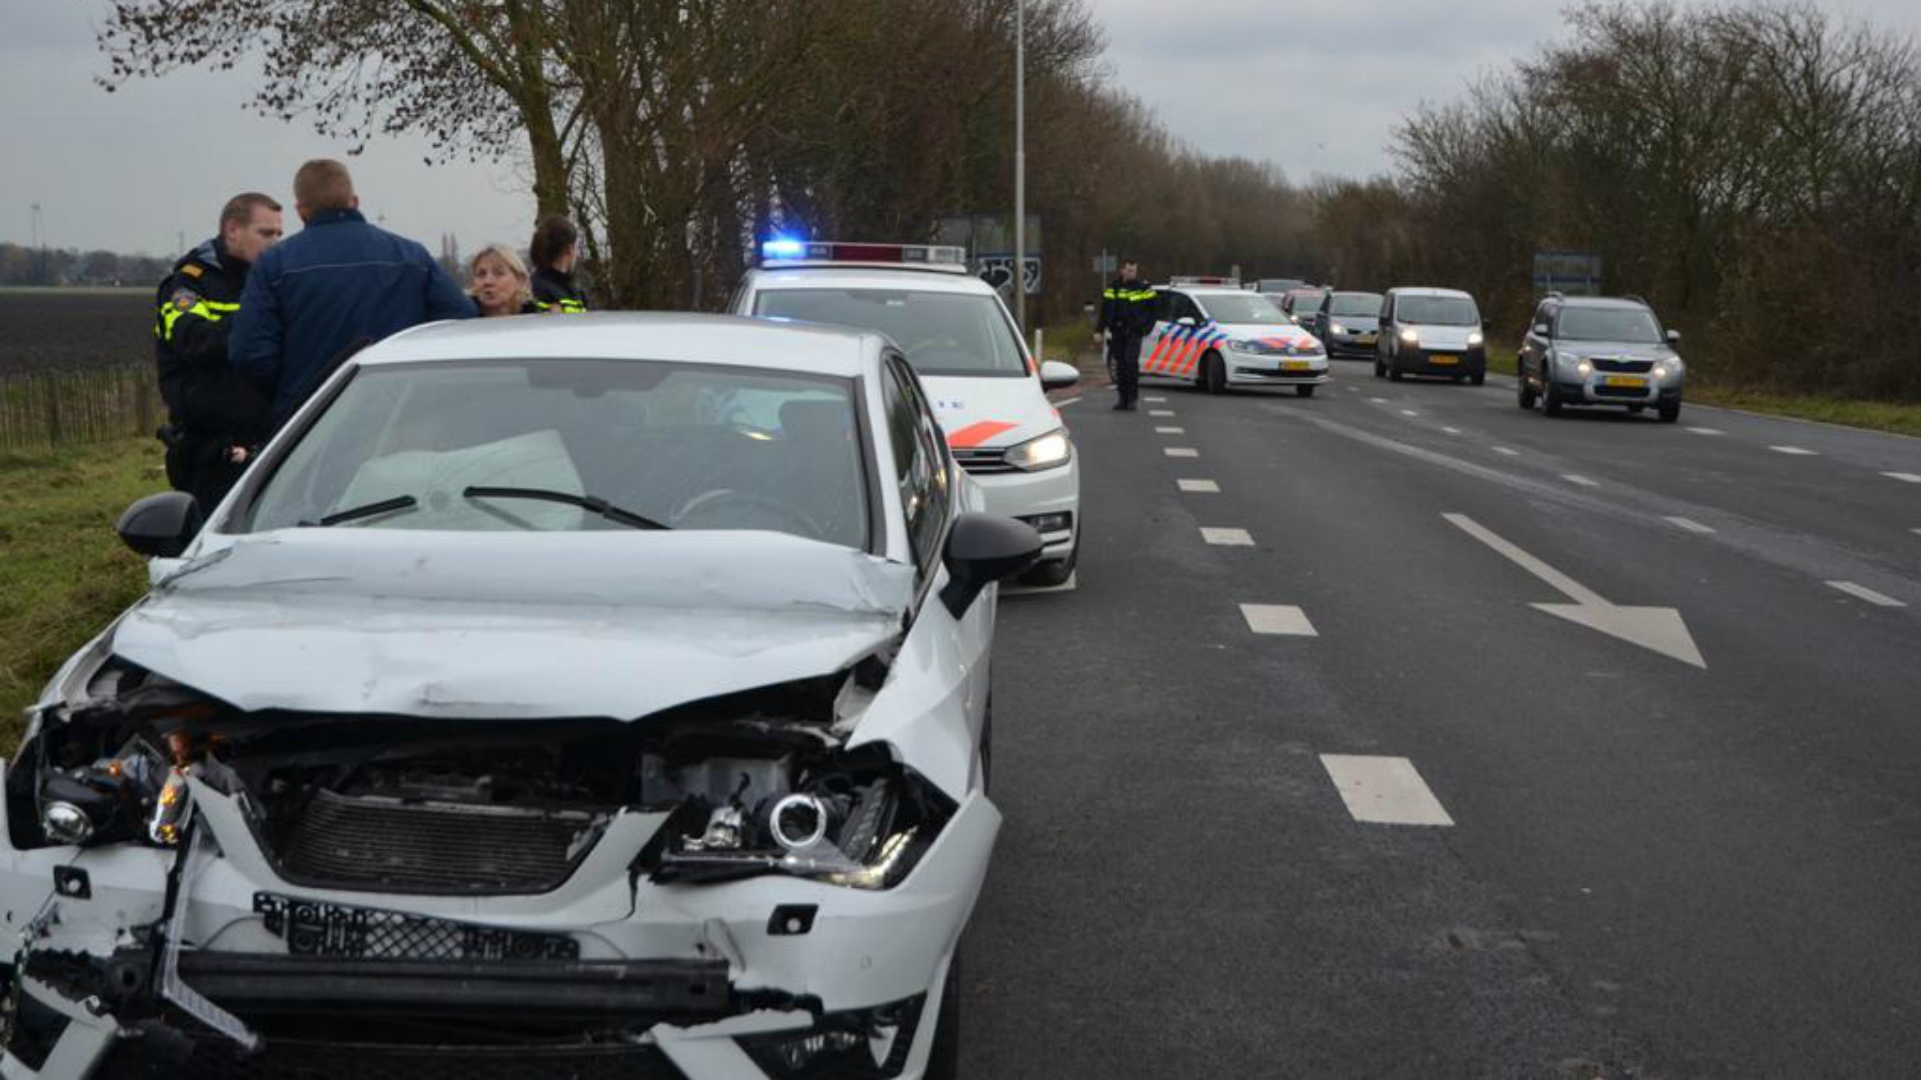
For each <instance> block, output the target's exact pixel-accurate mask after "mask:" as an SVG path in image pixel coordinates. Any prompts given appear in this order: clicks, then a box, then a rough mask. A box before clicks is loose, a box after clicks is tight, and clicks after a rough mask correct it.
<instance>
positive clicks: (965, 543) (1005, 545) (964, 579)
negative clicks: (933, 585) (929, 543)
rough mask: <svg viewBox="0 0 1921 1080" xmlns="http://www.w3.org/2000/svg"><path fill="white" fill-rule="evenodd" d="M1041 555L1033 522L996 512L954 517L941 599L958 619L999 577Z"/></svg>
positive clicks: (948, 538) (1004, 577) (1028, 563)
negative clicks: (1018, 519)
mask: <svg viewBox="0 0 1921 1080" xmlns="http://www.w3.org/2000/svg"><path fill="white" fill-rule="evenodd" d="M1040 557H1041V534H1040V533H1037V532H1035V531H1034V527H1033V526H1032V525H1029V524H1027V523H1026V522H1024V521H1015V520H1014V519H1013V518H1009V517H1000V516H999V515H996V514H980V513H969V514H962V515H961V516H959V517H957V518H955V519H954V527H953V528H952V529H949V530H948V533H947V550H946V552H945V553H944V554H943V555H942V561H943V562H945V563H946V564H947V587H946V588H944V589H942V590H941V591H940V601H941V603H942V604H944V605H946V607H947V610H948V611H949V612H950V613H952V614H953V616H954V618H956V619H958V618H960V617H961V616H962V615H964V614H966V613H967V609H968V608H969V607H972V606H973V603H974V598H975V597H977V596H979V595H980V594H981V590H982V589H985V588H987V587H988V586H989V585H991V584H993V583H994V582H996V581H1003V580H1005V579H1007V578H1010V577H1013V576H1014V575H1015V574H1018V573H1020V572H1021V571H1023V570H1025V569H1027V568H1028V567H1030V566H1032V565H1034V563H1035V561H1036V560H1038V559H1039V558H1040Z"/></svg>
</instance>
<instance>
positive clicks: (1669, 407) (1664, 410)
mask: <svg viewBox="0 0 1921 1080" xmlns="http://www.w3.org/2000/svg"><path fill="white" fill-rule="evenodd" d="M1659 415H1660V417H1661V422H1662V423H1663V424H1672V423H1674V422H1675V421H1676V420H1679V419H1681V403H1680V401H1678V400H1677V401H1673V402H1667V401H1663V402H1662V403H1661V408H1660V414H1659Z"/></svg>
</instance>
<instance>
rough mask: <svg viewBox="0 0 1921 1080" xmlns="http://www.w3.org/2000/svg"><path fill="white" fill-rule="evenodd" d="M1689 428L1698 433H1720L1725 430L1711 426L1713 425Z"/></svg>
mask: <svg viewBox="0 0 1921 1080" xmlns="http://www.w3.org/2000/svg"><path fill="white" fill-rule="evenodd" d="M1688 430H1689V431H1692V432H1694V433H1695V434H1696V435H1720V434H1723V432H1722V431H1721V429H1720V428H1711V427H1691V428H1689V429H1688Z"/></svg>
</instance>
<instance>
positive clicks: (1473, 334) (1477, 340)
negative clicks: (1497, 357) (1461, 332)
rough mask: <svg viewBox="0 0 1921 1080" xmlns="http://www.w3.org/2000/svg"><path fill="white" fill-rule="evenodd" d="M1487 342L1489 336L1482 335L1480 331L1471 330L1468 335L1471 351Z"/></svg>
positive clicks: (1468, 345)
mask: <svg viewBox="0 0 1921 1080" xmlns="http://www.w3.org/2000/svg"><path fill="white" fill-rule="evenodd" d="M1486 341H1487V336H1486V335H1484V334H1482V333H1481V332H1480V331H1479V330H1470V331H1468V333H1467V347H1468V348H1470V349H1472V348H1474V347H1475V346H1477V345H1481V344H1483V343H1485V342H1486Z"/></svg>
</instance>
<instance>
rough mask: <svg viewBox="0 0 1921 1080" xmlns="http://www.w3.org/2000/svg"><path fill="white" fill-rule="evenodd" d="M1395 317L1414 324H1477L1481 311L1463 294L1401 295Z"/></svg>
mask: <svg viewBox="0 0 1921 1080" xmlns="http://www.w3.org/2000/svg"><path fill="white" fill-rule="evenodd" d="M1395 317H1396V318H1397V319H1399V320H1400V321H1401V322H1404V323H1410V324H1412V325H1415V326H1478V325H1480V322H1481V313H1480V311H1479V310H1478V309H1477V308H1475V306H1474V301H1472V300H1470V299H1468V298H1467V297H1465V296H1403V297H1401V298H1400V304H1399V309H1398V310H1397V312H1396V315H1395Z"/></svg>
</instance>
